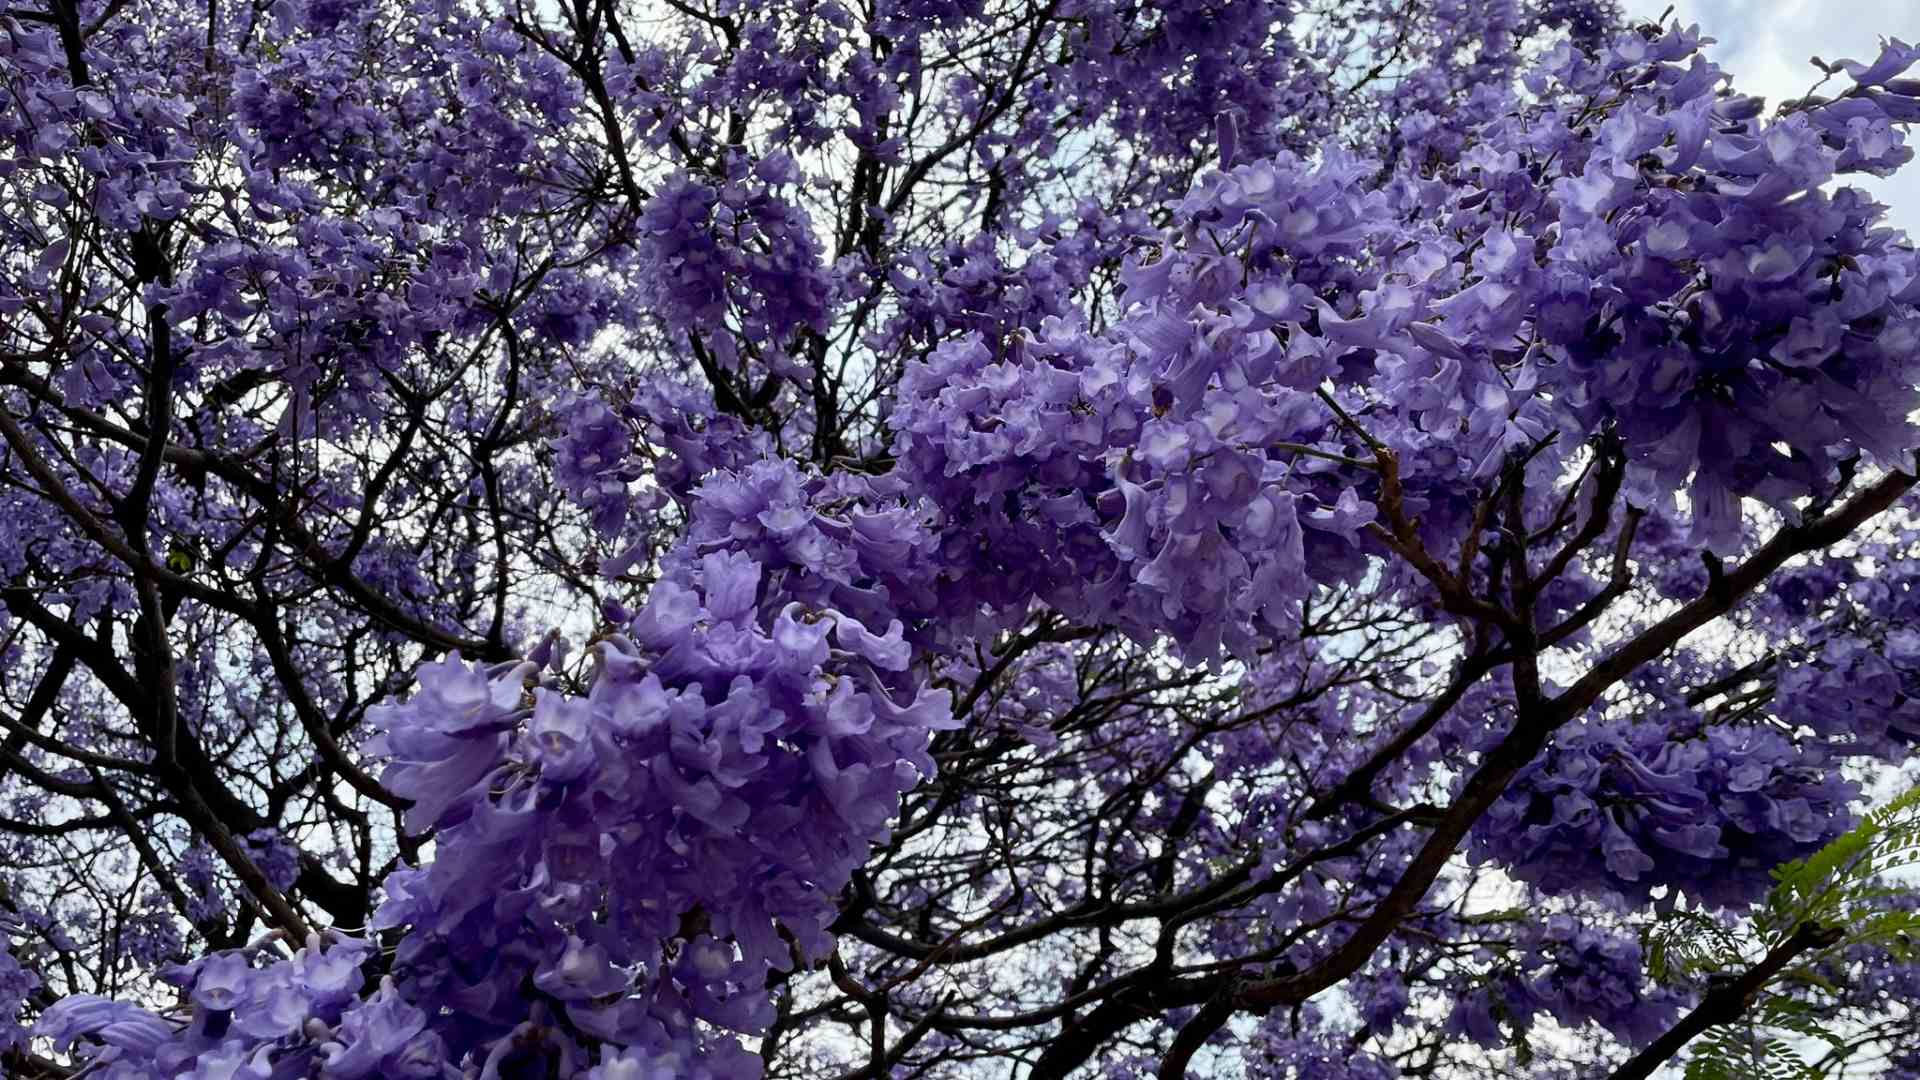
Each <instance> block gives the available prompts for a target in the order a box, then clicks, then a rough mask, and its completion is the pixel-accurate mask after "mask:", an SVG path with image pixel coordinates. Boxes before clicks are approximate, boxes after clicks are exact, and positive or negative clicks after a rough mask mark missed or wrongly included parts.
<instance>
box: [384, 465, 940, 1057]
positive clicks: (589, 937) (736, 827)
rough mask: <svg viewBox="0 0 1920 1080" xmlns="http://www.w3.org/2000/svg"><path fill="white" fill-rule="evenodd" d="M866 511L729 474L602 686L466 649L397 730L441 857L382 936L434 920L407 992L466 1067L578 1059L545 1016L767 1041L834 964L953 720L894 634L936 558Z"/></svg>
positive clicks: (395, 718) (802, 483)
mask: <svg viewBox="0 0 1920 1080" xmlns="http://www.w3.org/2000/svg"><path fill="white" fill-rule="evenodd" d="M861 494H862V493H861V492H860V491H859V490H858V489H857V488H855V487H851V486H844V485H843V486H842V487H840V488H835V487H834V486H832V485H827V484H823V482H821V481H819V480H812V481H809V480H808V479H807V478H805V477H804V476H803V475H802V474H800V473H799V472H798V471H797V470H795V469H793V467H792V466H789V465H785V464H782V463H778V462H774V461H766V462H762V463H760V464H758V465H756V466H754V467H752V468H750V469H748V470H746V471H745V472H743V473H740V474H729V473H717V474H714V475H713V476H711V477H709V478H708V480H707V481H706V482H705V483H704V484H703V485H702V486H701V487H700V489H699V490H698V492H697V498H696V501H695V512H694V515H693V520H692V523H691V526H690V530H689V534H688V538H687V542H686V543H685V544H684V545H683V546H682V547H681V548H679V549H678V550H676V551H675V552H674V553H673V554H672V555H670V557H669V560H668V562H667V564H666V566H665V568H664V570H665V573H664V576H663V578H662V579H661V580H660V581H659V582H658V583H657V584H656V585H655V586H654V587H653V590H652V591H651V593H650V594H649V596H648V599H647V602H646V604H645V606H644V607H643V608H642V609H641V610H640V611H639V612H638V613H637V614H636V615H634V616H633V618H632V620H631V622H630V623H629V624H628V625H627V626H626V627H625V628H624V630H625V632H624V633H623V634H617V635H615V636H613V637H611V638H608V639H605V640H602V641H600V642H599V643H598V644H597V645H596V646H595V647H594V655H595V672H594V675H593V679H592V683H591V685H590V686H589V687H588V688H587V690H586V692H585V693H584V694H582V695H574V694H570V693H567V692H565V691H564V690H563V689H562V688H560V687H557V686H554V685H549V684H546V683H543V682H542V681H541V678H540V676H539V673H538V671H537V669H536V668H535V667H534V666H533V665H532V664H527V663H522V664H507V665H500V666H497V667H494V668H492V669H483V668H479V667H475V666H473V665H470V664H468V663H467V662H465V661H463V660H461V659H460V658H459V657H457V656H455V657H452V658H449V659H448V660H445V661H442V662H440V663H437V664H432V665H428V666H427V667H425V668H423V669H422V670H421V674H420V688H419V690H418V691H416V693H415V694H414V695H413V696H412V697H411V698H410V699H409V700H408V701H407V702H406V704H404V705H401V706H397V707H394V708H391V709H388V710H386V711H385V712H384V713H383V714H381V716H380V717H379V718H378V723H379V725H380V728H381V731H382V742H381V744H380V745H379V746H378V747H377V748H376V749H377V751H378V752H380V753H382V754H383V755H385V756H386V757H388V758H389V760H390V761H391V762H392V764H391V765H390V766H389V767H388V771H387V772H386V774H385V776H384V782H385V783H386V784H387V786H388V787H390V788H391V789H392V790H393V791H395V792H396V793H397V794H400V795H402V796H405V797H406V798H409V799H411V800H413V807H412V809H411V810H409V811H408V817H407V822H408V827H409V828H411V829H414V830H424V829H428V828H432V829H434V830H435V844H436V849H437V853H436V856H435V858H434V860H433V861H432V862H431V863H430V864H427V865H424V866H422V867H420V868H418V869H412V870H402V871H400V872H398V873H396V874H395V875H393V876H392V877H391V878H389V880H388V883H387V887H388V890H389V893H390V897H389V899H388V901H387V903H386V904H385V905H384V906H383V907H382V908H381V910H380V912H379V913H378V915H377V917H376V925H377V926H381V927H401V926H405V927H409V928H410V930H409V933H408V935H407V937H406V939H405V941H404V942H403V943H402V945H401V947H400V952H399V953H398V955H397V956H396V972H397V977H398V983H399V986H400V989H401V992H402V993H403V994H404V995H405V996H406V997H407V999H408V1000H409V1001H411V1002H413V1003H414V1004H416V1005H418V1006H420V1007H422V1008H426V1009H427V1010H428V1011H429V1013H430V1014H433V1015H436V1016H444V1017H445V1018H446V1019H445V1020H444V1022H436V1030H438V1031H440V1032H441V1033H442V1035H443V1036H444V1037H445V1038H446V1039H447V1041H448V1044H449V1046H450V1048H451V1051H452V1053H453V1055H454V1058H455V1059H458V1058H460V1057H461V1056H462V1055H465V1054H474V1055H480V1056H483V1055H484V1054H485V1053H486V1049H485V1048H486V1047H488V1046H494V1045H497V1044H498V1041H499V1040H501V1039H505V1038H507V1037H508V1035H509V1033H511V1032H514V1031H516V1030H520V1029H521V1028H522V1027H523V1026H524V1025H533V1026H534V1027H535V1028H538V1029H539V1030H541V1031H542V1032H544V1033H545V1034H544V1035H543V1037H544V1038H548V1039H553V1040H560V1041H561V1042H562V1043H565V1041H566V1039H567V1038H568V1036H566V1035H565V1034H564V1033H563V1029H562V1028H561V1027H556V1026H554V1025H551V1024H545V1023H543V1022H542V1021H541V1020H540V1019H539V1018H538V1014H537V1012H536V1010H537V1009H539V1008H540V1007H542V1003H545V1007H547V1008H550V1009H551V1010H552V1011H553V1013H554V1014H555V1015H564V1016H565V1017H566V1018H567V1019H568V1023H569V1024H571V1025H573V1026H574V1027H576V1028H577V1029H578V1030H581V1031H584V1032H587V1033H590V1034H591V1035H592V1036H594V1037H595V1038H596V1039H598V1040H600V1041H602V1042H604V1043H605V1044H607V1045H609V1046H617V1047H637V1048H653V1047H657V1046H660V1045H665V1044H666V1043H669V1042H671V1041H672V1040H674V1039H678V1038H684V1037H686V1036H687V1034H688V1033H689V1031H690V1030H691V1029H690V1028H689V1027H688V1026H687V1025H688V1018H689V1017H697V1018H699V1019H700V1020H702V1021H705V1022H706V1023H708V1024H711V1025H714V1026H715V1027H717V1028H721V1029H726V1030H731V1031H739V1032H752V1031H758V1030H760V1029H762V1028H763V1027H764V1026H765V1025H766V1024H767V1023H768V1022H769V1021H770V1020H771V1013H770V1011H769V1006H768V1002H767V995H766V986H767V980H768V976H769V973H771V972H780V971H790V970H791V969H792V968H793V967H794V965H795V964H796V963H801V964H805V963H812V962H814V961H817V960H818V959H820V958H821V957H822V956H824V955H825V953H826V952H827V951H828V950H829V949H830V947H831V939H830V937H828V935H827V934H826V927H827V924H828V923H829V922H831V921H832V918H833V916H834V912H835V908H834V904H833V898H834V895H835V894H836V893H837V891H838V890H839V889H840V888H841V887H842V886H843V885H844V884H845V882H846V881H847V880H848V879H849V877H850V876H851V874H852V873H853V870H854V869H855V868H856V867H857V866H858V865H859V864H860V862H861V860H862V859H863V858H864V857H865V854H866V851H867V848H868V845H870V844H871V843H873V842H875V841H877V840H879V839H880V838H881V837H883V836H884V835H885V832H886V829H887V823H888V820H889V818H890V817H891V816H892V814H893V813H894V811H895V809H896V808H897V806H898V804H899V798H900V794H901V792H903V791H904V790H906V789H908V788H909V787H911V786H913V785H914V784H915V783H916V782H917V781H918V780H919V779H920V778H921V777H922V776H924V775H927V774H928V773H930V772H931V771H932V768H933V765H932V762H931V760H929V759H928V758H927V757H926V755H925V747H926V743H927V740H928V738H929V736H930V734H931V733H932V732H933V731H934V730H936V729H939V728H942V727H946V726H950V724H951V722H952V721H951V717H950V705H949V702H948V698H947V695H946V694H945V693H944V692H941V691H932V690H925V689H921V688H919V687H918V685H917V683H916V682H915V680H914V679H913V678H912V676H911V674H910V673H909V668H910V665H911V656H912V646H911V645H910V643H909V642H908V640H907V639H906V637H905V636H903V635H904V632H905V631H904V627H903V624H902V622H901V621H900V619H899V617H898V616H897V615H896V614H894V613H895V612H898V611H900V610H903V609H904V610H913V609H914V607H915V606H917V605H916V604H913V603H912V602H914V601H917V600H918V599H919V598H917V597H915V596H913V595H911V594H910V593H907V594H904V595H902V594H901V591H902V589H903V588H904V587H905V586H909V585H911V584H912V583H913V582H914V580H915V577H916V575H919V574H922V573H923V571H922V570H920V569H919V568H917V567H916V566H915V563H916V561H918V560H919V559H921V558H924V553H925V552H926V551H927V550H928V548H929V547H930V545H931V544H932V538H931V537H930V535H929V534H928V533H927V532H926V530H925V527H924V526H923V525H922V524H921V523H920V521H919V520H918V519H917V517H916V516H915V515H914V514H913V513H912V512H911V511H909V510H906V509H901V508H897V507H894V508H889V507H888V506H887V505H885V504H884V502H874V503H873V504H871V505H861V503H860V498H861ZM835 496H838V497H839V499H838V500H836V499H835ZM869 496H870V497H871V493H869ZM816 507H823V508H820V509H816ZM824 507H833V509H834V512H832V513H829V512H828V511H827V509H825V508H824ZM923 587H924V586H923ZM921 610H924V608H921ZM527 986H531V987H532V988H533V991H534V992H533V993H531V994H529V993H527V992H526V991H525V989H524V988H525V987H527ZM714 1045H715V1047H716V1049H714V1050H713V1051H712V1052H714V1053H718V1054H722V1055H725V1054H730V1053H732V1052H733V1051H731V1050H727V1049H725V1047H727V1046H729V1045H731V1044H730V1043H727V1042H725V1041H721V1042H717V1043H715V1044H714ZM649 1052H651V1050H650V1051H649ZM564 1053H565V1054H567V1055H572V1056H574V1057H575V1058H578V1056H579V1055H583V1054H585V1053H586V1051H585V1049H584V1048H581V1047H577V1046H576V1047H572V1048H568V1049H565V1050H564ZM579 1059H580V1060H584V1058H579Z"/></svg>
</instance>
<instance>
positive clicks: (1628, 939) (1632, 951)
mask: <svg viewBox="0 0 1920 1080" xmlns="http://www.w3.org/2000/svg"><path fill="white" fill-rule="evenodd" d="M1515 929H1516V934H1515V938H1514V940H1513V942H1512V948H1511V951H1510V952H1508V953H1507V954H1506V955H1505V956H1504V957H1503V958H1502V959H1501V960H1500V961H1499V962H1497V964H1496V966H1495V968H1494V969H1493V970H1492V971H1490V972H1489V973H1488V974H1487V976H1486V977H1485V978H1483V979H1481V980H1479V981H1478V983H1477V985H1475V986H1474V987H1473V988H1472V989H1470V990H1468V991H1467V992H1466V993H1464V994H1463V995H1462V996H1461V997H1460V999H1459V1001H1458V1002H1457V1003H1456V1004H1455V1006H1454V1008H1453V1011H1452V1013H1451V1014H1450V1015H1449V1016H1448V1018H1447V1026H1448V1029H1449V1030H1451V1031H1453V1032H1456V1033H1459V1034H1464V1035H1466V1036H1467V1037H1468V1038H1471V1039H1473V1040H1474V1041H1475V1042H1477V1043H1479V1044H1480V1045H1481V1046H1485V1047H1501V1046H1505V1045H1507V1044H1509V1043H1510V1042H1511V1041H1513V1040H1512V1034H1513V1033H1519V1034H1522V1035H1524V1033H1525V1032H1527V1031H1528V1030H1529V1029H1530V1028H1532V1027H1533V1026H1534V1024H1535V1022H1536V1017H1537V1016H1540V1015H1547V1016H1551V1017H1553V1019H1555V1020H1557V1021H1559V1022H1560V1023H1561V1024H1564V1025H1565V1026H1567V1027H1568V1028H1572V1029H1576V1030H1577V1029H1578V1028H1580V1027H1582V1026H1583V1025H1585V1024H1588V1023H1594V1024H1598V1025H1600V1026H1602V1027H1605V1028H1607V1029H1608V1030H1609V1031H1612V1032H1613V1033H1614V1034H1616V1035H1618V1036H1620V1037H1621V1038H1622V1039H1623V1040H1624V1041H1626V1042H1627V1043H1628V1045H1635V1046H1637V1045H1641V1044H1644V1043H1646V1042H1648V1041H1650V1040H1652V1039H1654V1038H1657V1037H1658V1036H1659V1035H1660V1034H1662V1033H1663V1032H1665V1031H1666V1029H1667V1027H1668V1026H1669V1025H1671V1024H1672V1022H1673V1020H1674V1018H1675V1017H1676V1016H1677V1015H1678V1012H1679V1007H1680V1005H1681V1003H1682V1001H1683V1000H1684V999H1683V998H1682V997H1681V995H1679V994H1676V993H1674V992H1673V991H1671V990H1667V989H1664V988H1654V987H1651V986H1649V985H1647V978H1646V972H1645V966H1644V963H1643V961H1642V957H1641V947H1640V942H1639V940H1638V939H1636V938H1635V937H1634V936H1633V935H1632V934H1630V933H1624V932H1621V931H1619V930H1609V929H1604V928H1601V927H1596V926H1591V925H1586V924H1583V923H1581V922H1580V921H1579V920H1577V919H1575V918H1573V917H1572V916H1568V915H1549V916H1547V917H1546V918H1545V919H1541V920H1537V921H1536V920H1527V921H1524V922H1521V923H1519V924H1517V925H1516V928H1515ZM1503 1026H1504V1027H1508V1028H1511V1032H1510V1031H1508V1030H1503Z"/></svg>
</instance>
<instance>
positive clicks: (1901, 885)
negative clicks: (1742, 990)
mask: <svg viewBox="0 0 1920 1080" xmlns="http://www.w3.org/2000/svg"><path fill="white" fill-rule="evenodd" d="M1915 867H1920V787H1916V788H1914V789H1912V790H1910V791H1908V792H1906V793H1905V794H1904V795H1901V796H1900V797H1899V798H1897V799H1894V800H1893V801H1892V802H1889V803H1888V804H1886V805H1885V806H1882V807H1879V808H1878V809H1875V810H1874V811H1872V812H1871V813H1869V814H1867V815H1866V817H1865V819H1864V820H1862V821H1861V822H1860V824H1859V825H1858V826H1857V827H1855V828H1854V829H1853V830H1852V831H1850V832H1848V833H1846V834H1845V835H1844V836H1841V837H1839V838H1837V839H1835V840H1834V841H1833V842H1832V843H1830V844H1828V845H1827V846H1826V847H1823V848H1821V849H1820V850H1819V851H1816V852H1814V853H1813V854H1812V855H1810V856H1808V857H1807V858H1805V859H1800V860H1797V861H1794V862H1790V863H1787V864H1785V865H1783V866H1780V867H1778V868H1777V869H1775V870H1774V872H1773V878H1774V881H1775V882H1776V884H1775V885H1774V887H1773V889H1772V891H1771V892H1769V893H1768V894H1767V897H1766V899H1765V900H1764V901H1763V902H1762V903H1761V904H1760V905H1759V906H1758V907H1757V908H1756V910H1755V911H1754V913H1753V915H1752V917H1751V918H1750V919H1748V920H1747V921H1746V922H1745V923H1744V924H1741V925H1730V924H1728V923H1727V922H1724V921H1722V920H1720V919H1717V918H1715V917H1714V916H1712V915H1710V914H1708V913H1706V912H1702V911H1699V910H1687V909H1674V910H1671V911H1668V912H1666V913H1664V914H1663V915H1662V916H1661V918H1660V921H1659V922H1657V923H1656V924H1655V925H1654V926H1653V927H1651V928H1650V929H1649V930H1648V932H1647V936H1646V943H1647V969H1648V973H1649V974H1650V975H1651V976H1652V977H1653V978H1654V979H1656V980H1658V981H1660V982H1663V983H1668V984H1672V985H1681V986H1692V987H1696V988H1699V989H1702V990H1708V989H1711V987H1712V986H1713V985H1715V984H1716V982H1717V981H1718V980H1721V979H1727V978H1736V977H1738V976H1739V975H1740V974H1741V973H1742V972H1744V971H1746V970H1747V969H1748V968H1749V967H1750V966H1751V964H1752V963H1753V962H1754V960H1755V958H1757V957H1759V956H1762V955H1764V954H1765V953H1766V952H1767V950H1769V949H1772V948H1774V947H1775V946H1778V945H1780V944H1781V943H1783V942H1786V941H1787V940H1788V939H1790V938H1791V937H1792V936H1793V935H1794V934H1795V933H1796V932H1799V931H1801V930H1802V928H1805V927H1814V928H1819V929H1821V930H1824V931H1827V932H1830V933H1837V935H1838V936H1837V938H1836V939H1835V940H1833V941H1832V942H1831V943H1828V944H1825V945H1823V946H1821V947H1819V948H1816V949H1813V950H1810V951H1808V952H1806V953H1803V954H1801V955H1800V956H1798V957H1797V958H1796V959H1795V961H1794V962H1793V963H1792V964H1791V965H1790V966H1788V967H1786V968H1784V969H1783V970H1782V971H1781V973H1780V974H1779V975H1778V976H1777V977H1776V978H1775V979H1774V980H1773V985H1772V987H1770V988H1769V989H1767V990H1763V991H1762V992H1761V994H1760V995H1759V996H1758V997H1757V998H1756V999H1754V1000H1753V1001H1752V1002H1751V1003H1750V1005H1749V1007H1748V1008H1747V1010H1746V1011H1745V1013H1744V1014H1743V1015H1742V1016H1741V1018H1740V1020H1739V1021H1737V1022H1735V1023H1730V1024H1720V1025H1716V1026H1715V1027H1712V1028H1709V1029H1708V1030H1707V1031H1706V1033H1705V1034H1703V1035H1702V1036H1700V1038H1698V1039H1697V1040H1695V1042H1694V1043H1693V1045H1692V1047H1691V1053H1690V1055H1689V1058H1688V1061H1687V1067H1686V1076H1687V1080H1822V1078H1824V1077H1826V1076H1828V1075H1829V1074H1830V1073H1831V1071H1832V1069H1833V1068H1834V1067H1835V1066H1837V1065H1838V1064H1839V1063H1840V1062H1842V1061H1844V1060H1845V1058H1846V1056H1847V1054H1848V1052H1849V1050H1850V1046H1849V1044H1848V1041H1847V1040H1846V1038H1845V1037H1843V1035H1841V1034H1840V1033H1838V1032H1837V1031H1836V1030H1835V1025H1834V1023H1833V1019H1834V1014H1835V1012H1836V1005H1837V998H1838V997H1839V992H1838V988H1837V987H1835V986H1834V985H1833V984H1832V983H1831V982H1830V981H1829V979H1828V976H1827V975H1826V974H1823V973H1822V966H1823V965H1822V961H1823V960H1829V959H1831V957H1832V956H1834V955H1835V954H1836V953H1837V952H1839V951H1842V950H1847V949H1857V948H1860V947H1863V946H1865V947H1871V948H1876V949H1881V950H1884V951H1886V952H1887V953H1889V954H1890V955H1891V956H1892V957H1893V958H1894V959H1895V960H1896V961H1901V962H1905V961H1910V960H1912V959H1914V957H1915V944H1916V941H1920V911H1915V910H1913V907H1912V904H1911V901H1912V899H1913V898H1914V897H1915V896H1916V894H1920V874H1916V873H1913V872H1911V870H1912V868H1915ZM1901 871H1909V872H1907V873H1904V874H1903V873H1901ZM1829 970H1830V969H1829ZM1822 1042H1824V1043H1826V1044H1827V1045H1828V1046H1830V1047H1832V1048H1833V1050H1834V1053H1833V1054H1832V1055H1830V1056H1827V1057H1824V1058H1822V1059H1820V1060H1816V1061H1808V1060H1807V1058H1806V1055H1805V1050H1806V1048H1807V1047H1808V1046H1809V1045H1812V1044H1817V1043H1822Z"/></svg>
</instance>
